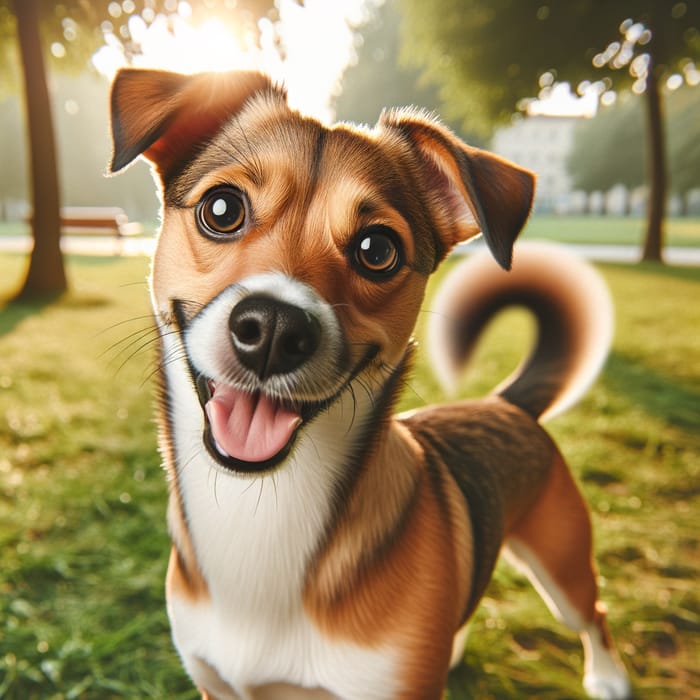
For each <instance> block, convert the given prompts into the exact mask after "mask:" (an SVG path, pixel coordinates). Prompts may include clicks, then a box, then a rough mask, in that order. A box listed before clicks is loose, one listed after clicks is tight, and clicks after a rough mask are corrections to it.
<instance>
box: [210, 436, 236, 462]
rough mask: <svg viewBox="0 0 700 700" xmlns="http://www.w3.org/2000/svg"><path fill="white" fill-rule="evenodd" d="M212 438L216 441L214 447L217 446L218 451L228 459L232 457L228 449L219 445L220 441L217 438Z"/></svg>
mask: <svg viewBox="0 0 700 700" xmlns="http://www.w3.org/2000/svg"><path fill="white" fill-rule="evenodd" d="M212 440H213V441H214V447H216V451H217V452H218V453H219V454H220V455H221V456H222V457H226V458H227V459H228V458H230V457H231V455H230V454H229V453H228V452H226V450H225V449H224V448H223V447H221V445H219V443H218V442H217V441H216V438H215V437H214V436H212Z"/></svg>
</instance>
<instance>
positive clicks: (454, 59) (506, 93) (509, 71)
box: [399, 0, 700, 131]
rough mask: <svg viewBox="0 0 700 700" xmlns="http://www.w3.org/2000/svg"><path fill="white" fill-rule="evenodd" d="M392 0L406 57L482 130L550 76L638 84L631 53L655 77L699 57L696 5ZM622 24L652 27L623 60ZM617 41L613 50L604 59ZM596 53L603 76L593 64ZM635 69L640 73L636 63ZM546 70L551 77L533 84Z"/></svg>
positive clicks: (635, 0) (448, 105) (659, 0)
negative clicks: (648, 58) (400, 16)
mask: <svg viewBox="0 0 700 700" xmlns="http://www.w3.org/2000/svg"><path fill="white" fill-rule="evenodd" d="M399 2H400V5H401V7H402V8H403V10H404V13H405V21H404V24H403V29H404V34H403V53H404V55H405V57H406V60H408V61H410V62H413V63H414V64H415V65H418V66H423V67H424V70H425V74H426V75H427V76H429V77H430V79H431V80H433V81H435V82H436V83H437V84H438V85H439V86H440V94H441V97H442V100H443V103H444V106H445V110H446V114H447V115H448V116H450V117H452V118H455V119H457V118H458V119H460V120H461V121H463V123H464V125H465V128H475V127H479V128H481V129H483V130H484V131H488V129H490V128H491V126H492V125H493V124H494V123H495V122H498V121H504V120H506V119H508V118H509V117H510V116H511V114H512V113H513V112H514V111H515V110H516V108H517V107H518V105H519V104H521V102H522V100H523V99H524V98H527V97H535V95H536V94H537V92H538V90H539V89H540V88H541V87H547V86H548V85H549V84H550V82H551V81H552V80H556V81H560V82H564V81H569V82H571V83H572V84H573V85H574V86H576V85H578V84H579V83H581V82H583V81H596V80H601V79H605V80H606V81H607V82H606V87H609V86H612V85H613V84H614V85H615V87H618V88H619V87H624V86H628V85H630V84H631V83H632V82H634V81H635V80H637V76H635V75H631V74H630V73H629V72H628V70H626V69H627V68H628V67H630V65H631V60H632V58H633V57H634V56H636V55H641V54H643V53H651V54H653V56H654V58H655V60H654V66H655V69H656V70H657V72H656V73H655V77H657V78H658V77H660V76H661V75H664V74H667V73H669V72H673V71H675V70H680V66H681V64H682V63H683V61H684V59H686V58H697V57H700V32H698V27H700V3H697V2H678V3H672V2H668V0H616V1H615V2H609V1H608V0H590V1H588V2H565V1H564V0H558V1H554V2H548V3H543V2H542V1H541V0H434V2H429V3H428V2H423V1H422V0H399ZM627 18H630V19H632V20H633V21H634V22H641V23H643V24H644V26H646V27H649V28H651V29H652V32H653V39H652V41H651V42H648V41H647V39H648V37H644V38H642V39H641V41H646V43H644V44H642V43H640V42H635V43H630V46H629V47H628V48H629V52H630V53H629V55H628V56H627V55H626V56H621V50H622V49H623V48H625V45H626V42H625V40H624V38H623V37H621V34H620V31H619V29H618V28H619V27H620V26H621V23H622V22H623V21H624V20H625V19H627ZM616 41H617V42H618V44H617V47H618V50H617V51H614V50H612V49H611V50H610V51H609V52H607V53H606V49H610V47H611V46H612V47H613V48H614V44H613V42H616ZM597 56H599V57H600V60H599V61H598V62H600V63H601V69H600V70H597V69H594V68H593V66H592V61H593V59H594V58H595V57H597ZM603 58H605V59H606V60H605V61H603ZM623 58H624V59H625V60H626V61H627V62H625V63H623ZM616 61H617V63H616ZM618 64H619V67H618V68H613V67H612V66H613V65H618ZM637 68H639V75H641V74H642V73H643V71H642V70H641V68H640V66H639V64H637ZM621 69H625V70H621ZM547 73H548V74H549V77H548V78H547V79H545V80H544V81H543V82H540V79H541V77H542V76H543V75H544V74H547Z"/></svg>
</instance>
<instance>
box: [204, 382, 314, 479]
mask: <svg viewBox="0 0 700 700" xmlns="http://www.w3.org/2000/svg"><path fill="white" fill-rule="evenodd" d="M197 393H198V395H199V400H200V403H201V405H202V408H203V410H204V414H205V417H206V420H205V427H204V444H205V446H206V448H207V450H208V451H209V454H210V455H211V456H212V457H213V458H214V459H215V460H216V461H217V462H218V463H219V464H220V465H221V466H223V467H226V468H227V469H231V470H233V471H237V472H261V471H265V470H267V469H271V468H272V467H274V466H276V465H277V464H279V463H280V462H281V461H282V460H284V459H285V457H287V455H288V454H289V452H290V450H291V448H292V446H293V445H294V442H295V440H296V437H297V434H298V431H299V428H300V427H301V426H302V425H303V424H304V423H305V422H307V421H309V420H311V418H313V417H314V415H315V414H316V413H317V412H318V411H319V410H320V409H321V407H322V404H320V403H316V404H301V405H299V404H297V405H293V404H291V403H290V402H284V401H281V400H280V399H277V398H273V397H270V396H268V395H266V394H264V393H262V392H259V391H258V392H255V393H250V392H246V391H243V390H241V389H238V388H237V387H234V386H231V385H229V384H224V383H221V382H214V381H213V380H211V379H208V378H206V377H200V378H199V379H198V380H197ZM324 405H325V402H324Z"/></svg>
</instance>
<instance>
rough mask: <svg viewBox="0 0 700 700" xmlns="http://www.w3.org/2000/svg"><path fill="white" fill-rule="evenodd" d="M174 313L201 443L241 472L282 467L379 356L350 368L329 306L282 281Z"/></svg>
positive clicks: (180, 305) (229, 292)
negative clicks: (303, 433)
mask: <svg viewBox="0 0 700 700" xmlns="http://www.w3.org/2000/svg"><path fill="white" fill-rule="evenodd" d="M173 309H174V315H175V317H176V319H177V323H178V326H179V329H180V335H181V337H182V340H183V342H184V346H185V350H186V356H187V360H188V365H189V369H190V373H191V377H192V380H193V382H194V384H195V385H196V388H197V394H198V396H199V402H200V404H201V406H202V408H203V411H204V416H205V421H204V436H203V441H204V444H205V446H206V448H207V450H208V452H209V453H210V455H211V456H212V458H213V459H214V460H215V461H216V462H217V463H218V464H219V465H220V466H222V467H224V468H226V469H228V470H230V471H234V472H238V473H247V474H249V473H259V472H261V471H267V470H270V469H273V468H275V467H277V466H278V465H280V464H281V463H282V462H283V461H284V460H285V459H286V457H287V456H288V455H289V453H290V452H291V450H292V447H293V445H294V444H295V442H296V439H297V436H298V434H299V432H300V429H301V428H302V427H303V426H304V425H306V424H308V423H309V422H310V421H311V420H313V419H314V418H315V417H316V416H317V415H318V414H319V412H320V411H322V410H324V409H325V408H327V407H328V406H330V405H331V404H332V403H333V402H335V401H336V400H337V399H338V398H339V397H340V396H341V395H342V394H343V392H344V391H345V390H347V389H348V386H349V384H350V382H351V381H352V380H353V379H354V378H355V376H357V374H358V373H359V372H361V371H362V370H363V369H364V368H365V367H366V366H367V365H368V363H369V362H371V360H372V359H373V358H374V357H375V355H376V353H377V348H376V347H374V346H368V347H367V348H366V353H365V354H364V356H363V357H361V358H358V359H357V360H356V361H355V362H356V364H355V365H354V366H353V363H352V362H351V359H350V353H349V351H348V347H349V346H348V343H347V342H346V340H345V338H344V335H343V333H342V331H341V329H340V326H339V323H338V320H337V318H336V316H335V313H334V311H333V310H332V308H331V307H330V305H329V304H327V303H326V302H325V301H324V300H322V299H321V298H320V297H319V296H318V295H317V294H316V293H315V291H314V290H313V289H311V288H310V287H308V286H307V285H304V284H302V283H300V282H298V281H297V280H293V279H290V278H288V277H285V276H283V275H280V274H274V273H270V274H264V275H258V276H255V277H249V278H246V280H245V281H244V282H243V283H240V284H235V285H231V286H230V287H228V288H227V289H225V290H224V291H223V292H221V293H220V294H219V295H218V296H217V297H215V298H214V299H213V300H212V301H211V302H210V303H209V304H208V305H207V306H205V307H204V308H203V309H200V310H198V312H197V313H195V314H194V315H188V313H187V310H188V309H187V305H186V303H185V302H179V301H177V300H176V301H174V302H173Z"/></svg>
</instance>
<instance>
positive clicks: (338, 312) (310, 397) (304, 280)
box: [112, 70, 533, 473]
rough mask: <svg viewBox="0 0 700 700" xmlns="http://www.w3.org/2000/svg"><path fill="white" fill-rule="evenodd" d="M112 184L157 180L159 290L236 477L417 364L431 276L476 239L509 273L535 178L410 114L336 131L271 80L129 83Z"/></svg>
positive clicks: (150, 74) (210, 430)
mask: <svg viewBox="0 0 700 700" xmlns="http://www.w3.org/2000/svg"><path fill="white" fill-rule="evenodd" d="M112 108H113V134H114V143H115V151H114V160H113V163H112V170H113V171H116V170H119V169H120V168H121V167H124V166H125V165H126V164H128V163H129V162H130V161H131V160H133V159H134V158H135V157H136V156H137V155H139V154H143V155H145V157H146V158H147V159H149V160H150V161H151V162H152V164H153V166H154V168H155V170H156V172H157V174H158V176H159V179H160V183H161V187H162V192H161V196H162V200H163V213H162V216H163V222H162V230H161V233H160V237H159V241H158V246H157V250H156V254H155V259H154V263H153V272H152V278H151V290H152V299H153V306H154V311H155V314H156V316H157V318H158V320H159V323H160V324H161V327H163V328H165V329H168V330H172V331H174V333H175V334H176V335H177V336H178V337H179V338H180V339H181V341H182V343H183V345H184V349H185V351H186V354H187V363H188V366H189V369H190V373H191V380H192V385H193V386H196V387H197V390H198V393H199V398H200V401H201V404H202V407H203V411H204V415H205V416H206V419H205V431H204V441H205V444H206V445H207V447H208V449H209V452H210V454H211V455H212V457H214V459H216V460H217V462H218V463H219V464H220V465H221V466H223V467H224V468H226V469H232V470H234V471H242V472H246V473H250V472H257V471H261V470H266V469H270V468H272V467H276V466H277V465H279V464H281V463H282V462H283V461H284V459H285V458H286V456H287V455H288V454H289V452H290V450H291V449H292V447H293V445H294V442H295V439H296V436H297V433H298V432H299V431H300V430H303V429H304V426H305V425H306V424H307V423H309V422H310V421H312V420H313V419H314V418H315V417H316V416H317V414H318V413H319V412H320V411H322V409H324V408H325V407H327V406H328V405H329V404H331V403H332V402H334V401H335V400H337V398H338V397H339V396H341V395H342V394H343V392H344V391H347V390H352V387H351V384H352V382H353V381H354V380H355V379H357V378H359V377H361V376H362V377H363V378H364V381H365V383H366V384H367V385H368V386H371V387H373V386H375V385H376V386H379V385H381V383H382V378H383V379H384V380H386V378H387V376H388V375H389V374H390V373H391V371H392V370H393V368H395V367H396V366H397V365H398V364H399V363H400V362H401V359H402V357H403V356H404V354H405V352H406V347H407V345H408V342H409V339H410V336H411V333H412V330H413V327H414V324H415V321H416V317H417V314H418V312H419V309H420V305H421V302H422V299H423V294H424V291H425V285H426V282H427V279H428V277H429V275H430V273H431V272H432V271H433V270H434V269H435V268H436V266H437V265H438V264H439V263H440V261H441V260H442V259H443V258H444V257H445V255H446V254H447V253H448V252H449V250H450V249H451V248H452V247H453V246H454V245H455V244H456V243H458V242H459V241H463V240H467V239H468V238H470V237H472V236H474V235H477V234H478V233H479V232H480V231H482V232H483V233H484V235H485V237H486V240H487V243H488V244H489V246H490V248H491V250H492V251H493V252H494V255H495V256H496V258H497V259H498V260H499V262H500V263H501V264H502V265H503V266H508V264H509V262H510V255H511V249H512V245H513V242H514V240H515V237H516V236H517V233H518V232H519V230H520V228H521V226H522V225H523V223H524V221H525V219H526V217H527V214H528V212H529V208H530V202H531V198H532V190H533V182H532V177H531V175H530V174H529V173H527V172H525V171H522V170H520V169H518V168H516V167H514V166H512V165H510V164H508V163H505V162H504V161H501V160H499V159H497V158H495V157H493V156H490V155H488V154H486V153H484V152H481V151H477V150H476V149H471V148H469V147H467V146H465V145H464V144H462V143H461V142H459V141H458V140H457V139H456V138H455V137H454V136H453V135H452V134H451V133H450V132H448V131H447V130H446V129H444V128H442V127H441V126H439V125H438V124H436V123H433V122H431V121H430V120H427V119H426V118H424V117H421V116H419V115H417V114H415V113H412V112H405V113H401V112H399V113H390V114H386V115H383V117H382V118H381V120H380V122H379V124H378V125H377V126H376V127H375V128H373V129H371V130H370V129H361V128H356V127H351V126H345V125H337V126H334V127H331V128H328V127H325V126H323V125H321V124H320V123H318V122H316V121H314V120H312V119H307V118H304V117H302V116H300V115H299V114H298V113H296V112H294V111H292V110H290V109H289V107H288V106H287V104H286V96H285V94H284V92H283V91H282V90H281V89H279V88H276V87H274V86H273V85H272V84H271V83H270V82H269V81H268V80H267V79H266V78H265V77H264V76H261V75H259V74H255V73H231V74H222V75H218V76H214V75H199V76H180V75H176V74H171V73H163V72H158V71H141V70H127V71H123V72H122V73H120V74H119V76H118V77H117V79H116V81H115V85H114V88H113V93H112Z"/></svg>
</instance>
